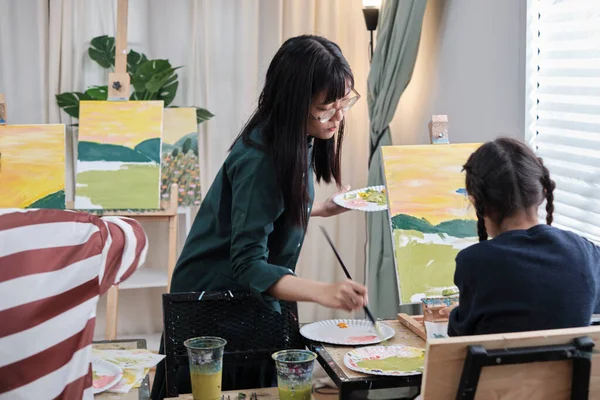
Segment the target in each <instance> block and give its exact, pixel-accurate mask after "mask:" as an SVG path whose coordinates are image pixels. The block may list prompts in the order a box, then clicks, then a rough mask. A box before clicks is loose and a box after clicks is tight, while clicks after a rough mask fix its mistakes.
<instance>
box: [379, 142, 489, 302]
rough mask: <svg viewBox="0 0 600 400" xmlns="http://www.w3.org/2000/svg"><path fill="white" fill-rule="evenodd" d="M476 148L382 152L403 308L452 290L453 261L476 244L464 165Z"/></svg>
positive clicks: (438, 147) (390, 148) (403, 148)
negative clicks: (450, 287)
mask: <svg viewBox="0 0 600 400" xmlns="http://www.w3.org/2000/svg"><path fill="white" fill-rule="evenodd" d="M479 146H480V144H443V145H422V146H385V147H382V154H383V166H384V173H385V180H386V188H387V192H388V205H389V207H388V210H389V211H388V212H389V215H390V219H391V227H392V229H391V232H392V240H393V248H394V260H395V263H396V273H397V277H398V288H399V293H400V303H401V304H403V303H410V302H415V301H419V300H420V299H421V298H422V297H423V296H436V295H441V291H442V290H443V289H444V288H446V287H448V286H452V285H454V270H455V258H456V255H457V254H458V252H459V251H460V250H461V249H464V248H465V247H467V246H470V245H471V244H473V243H476V242H477V241H478V238H477V219H476V216H475V211H474V209H473V207H472V206H471V205H470V203H469V200H468V197H467V194H466V190H465V175H464V173H463V172H462V165H464V163H465V162H466V161H467V159H468V158H469V156H470V155H471V153H473V152H474V151H475V150H476V149H477V148H478V147H479Z"/></svg>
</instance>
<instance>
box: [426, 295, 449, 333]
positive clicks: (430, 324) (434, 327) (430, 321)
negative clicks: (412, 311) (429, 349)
mask: <svg viewBox="0 0 600 400" xmlns="http://www.w3.org/2000/svg"><path fill="white" fill-rule="evenodd" d="M455 304H458V296H457V295H456V296H436V297H424V298H423V299H422V300H421V308H422V309H423V323H424V325H425V332H427V339H439V338H447V337H448V315H440V310H441V309H442V308H446V307H450V306H453V305H455Z"/></svg>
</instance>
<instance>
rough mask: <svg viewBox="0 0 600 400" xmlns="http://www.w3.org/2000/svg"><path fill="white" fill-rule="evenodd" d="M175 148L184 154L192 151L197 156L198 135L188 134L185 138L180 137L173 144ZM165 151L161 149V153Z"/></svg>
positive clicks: (194, 133)
mask: <svg viewBox="0 0 600 400" xmlns="http://www.w3.org/2000/svg"><path fill="white" fill-rule="evenodd" d="M175 147H176V148H178V149H179V150H180V151H181V152H183V153H184V154H185V153H187V152H188V151H190V150H191V151H193V152H194V154H195V155H196V156H197V155H198V133H196V132H192V133H188V134H187V135H185V136H182V137H181V138H180V139H179V140H178V141H177V142H175ZM164 151H165V150H164V149H163V152H164Z"/></svg>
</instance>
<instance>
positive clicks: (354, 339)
mask: <svg viewBox="0 0 600 400" xmlns="http://www.w3.org/2000/svg"><path fill="white" fill-rule="evenodd" d="M375 339H377V336H375V335H368V336H350V337H349V338H348V341H350V343H366V342H371V341H373V340H375Z"/></svg>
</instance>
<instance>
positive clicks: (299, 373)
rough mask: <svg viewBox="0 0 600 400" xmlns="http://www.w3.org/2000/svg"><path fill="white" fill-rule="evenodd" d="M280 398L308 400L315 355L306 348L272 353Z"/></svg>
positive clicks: (310, 391) (285, 399)
mask: <svg viewBox="0 0 600 400" xmlns="http://www.w3.org/2000/svg"><path fill="white" fill-rule="evenodd" d="M272 357H273V360H275V366H276V367H277V388H278V390H279V399H280V400H310V399H311V396H312V374H313V368H314V363H315V359H316V358H317V355H316V354H315V353H313V352H312V351H308V350H282V351H278V352H277V353H275V354H273V356H272Z"/></svg>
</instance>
